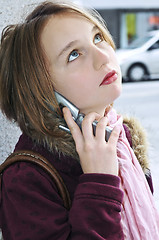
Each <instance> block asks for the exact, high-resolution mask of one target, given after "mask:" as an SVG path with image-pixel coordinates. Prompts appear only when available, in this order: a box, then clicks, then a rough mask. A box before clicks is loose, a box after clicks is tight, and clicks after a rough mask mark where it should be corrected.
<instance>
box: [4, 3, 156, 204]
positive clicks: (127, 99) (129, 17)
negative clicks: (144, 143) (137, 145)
mask: <svg viewBox="0 0 159 240" xmlns="http://www.w3.org/2000/svg"><path fill="white" fill-rule="evenodd" d="M72 1H73V0H72ZM38 2H41V0H14V1H13V0H0V32H1V31H2V29H3V28H4V27H5V26H6V25H8V24H13V23H17V22H19V21H21V19H23V18H24V17H25V16H26V15H27V13H28V12H29V11H30V10H31V9H32V8H33V6H34V5H36V4H37V3H38ZM74 2H76V3H78V4H80V5H83V6H85V7H87V8H89V7H93V8H95V9H96V10H97V11H98V12H99V13H100V14H101V15H102V17H103V18H104V20H105V21H106V24H107V27H108V29H109V31H110V32H111V34H112V36H113V39H114V41H115V44H116V48H117V50H116V54H117V58H118V61H119V64H120V66H121V70H122V74H123V93H122V95H121V97H120V98H119V99H117V101H116V102H115V107H116V109H117V110H118V111H119V112H120V113H122V114H125V115H129V116H134V117H136V118H137V119H139V120H140V122H141V123H142V125H143V126H144V128H145V129H146V132H147V136H148V141H149V158H150V167H151V172H152V176H153V182H154V188H155V192H154V197H155V201H156V205H157V208H158V209H159V1H158V0H151V1H149V0H140V1H139V0H129V1H127V0H120V1H119V0H111V1H109V0H103V1H102V0H98V1H97V0H78V1H74ZM4 57H5V56H4ZM20 133H21V132H20V130H19V128H18V127H17V126H16V124H14V123H10V122H8V121H7V120H6V119H5V117H4V116H3V115H2V113H1V112H0V162H3V161H4V160H5V158H6V157H7V155H8V154H9V153H11V152H12V151H13V149H14V145H15V143H16V142H17V140H18V138H19V135H20Z"/></svg>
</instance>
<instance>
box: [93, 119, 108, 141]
mask: <svg viewBox="0 0 159 240" xmlns="http://www.w3.org/2000/svg"><path fill="white" fill-rule="evenodd" d="M107 125H108V118H107V117H102V118H101V119H100V121H98V124H97V127H96V134H95V136H96V138H97V139H99V140H102V141H103V140H104V141H105V134H106V132H105V131H106V126H107Z"/></svg>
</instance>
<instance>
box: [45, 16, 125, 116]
mask: <svg viewBox="0 0 159 240" xmlns="http://www.w3.org/2000/svg"><path fill="white" fill-rule="evenodd" d="M41 42H42V45H43V48H44V51H45V53H46V56H47V60H48V66H49V72H50V75H51V77H52V80H53V84H54V88H55V89H56V91H58V92H59V93H61V94H62V95H63V96H65V97H66V98H67V99H68V100H70V101H71V102H72V103H74V104H75V105H76V106H77V107H78V108H79V109H80V111H81V112H82V113H85V114H87V113H89V112H92V111H94V112H97V113H99V114H101V115H103V114H104V111H105V108H106V106H107V105H109V104H111V103H112V102H113V101H114V100H115V99H116V98H117V97H118V96H119V95H120V93H121V72H120V67H119V65H118V63H117V59H116V56H115V52H114V50H113V48H112V47H111V46H110V45H109V44H108V43H107V42H106V41H105V40H104V39H103V35H102V33H101V31H100V30H99V28H97V27H96V26H95V25H94V24H93V23H92V22H90V21H89V20H88V19H86V18H85V17H83V16H81V15H79V14H76V13H65V14H61V15H56V16H52V17H51V18H50V19H49V21H48V22H47V24H46V26H45V27H44V29H43V32H42V35H41Z"/></svg>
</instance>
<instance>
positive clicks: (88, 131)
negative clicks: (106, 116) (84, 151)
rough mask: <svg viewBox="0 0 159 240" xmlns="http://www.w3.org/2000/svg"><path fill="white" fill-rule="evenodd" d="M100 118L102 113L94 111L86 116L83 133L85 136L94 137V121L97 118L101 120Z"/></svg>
mask: <svg viewBox="0 0 159 240" xmlns="http://www.w3.org/2000/svg"><path fill="white" fill-rule="evenodd" d="M99 118H100V115H99V114H98V113H94V112H92V113H89V114H87V115H86V116H85V117H84V119H83V122H82V133H83V136H84V138H87V139H90V138H92V137H94V135H93V126H92V123H93V122H94V121H95V120H99Z"/></svg>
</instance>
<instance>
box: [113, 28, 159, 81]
mask: <svg viewBox="0 0 159 240" xmlns="http://www.w3.org/2000/svg"><path fill="white" fill-rule="evenodd" d="M116 54H117V58H118V61H119V64H120V67H121V71H122V76H123V80H125V81H141V80H147V79H156V78H159V30H155V31H151V32H148V33H147V34H146V35H145V36H144V37H142V38H138V39H136V40H134V41H133V42H132V43H131V44H130V45H129V46H128V48H126V49H118V50H116Z"/></svg>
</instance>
